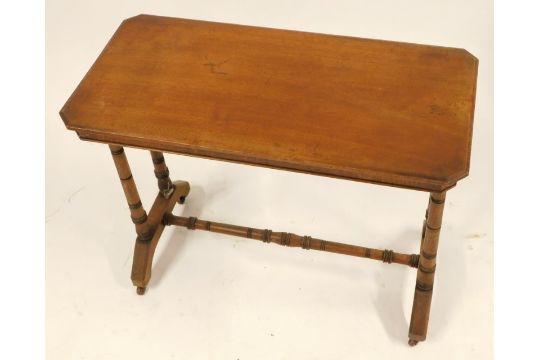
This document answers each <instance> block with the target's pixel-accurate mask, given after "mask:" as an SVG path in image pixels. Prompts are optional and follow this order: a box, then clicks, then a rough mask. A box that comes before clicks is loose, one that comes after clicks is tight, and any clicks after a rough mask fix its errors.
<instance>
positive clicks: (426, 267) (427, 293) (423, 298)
mask: <svg viewBox="0 0 540 360" xmlns="http://www.w3.org/2000/svg"><path fill="white" fill-rule="evenodd" d="M445 197H446V193H445V192H441V193H431V195H430V198H429V205H428V210H427V214H426V220H425V222H424V229H423V234H422V241H421V246H420V260H419V263H418V271H417V275H416V288H415V291H414V301H413V307H412V314H411V324H410V327H409V345H411V346H414V345H416V344H417V343H418V342H419V341H423V340H425V339H426V334H427V328H428V322H429V311H430V307H431V297H432V294H433V281H434V278H435V265H436V256H437V247H438V245H439V233H440V231H441V224H442V215H443V209H444V200H445Z"/></svg>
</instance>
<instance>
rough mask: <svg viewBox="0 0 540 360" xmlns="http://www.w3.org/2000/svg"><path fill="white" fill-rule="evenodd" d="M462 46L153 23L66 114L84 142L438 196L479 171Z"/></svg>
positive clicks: (110, 49)
mask: <svg viewBox="0 0 540 360" xmlns="http://www.w3.org/2000/svg"><path fill="white" fill-rule="evenodd" d="M477 67H478V60H477V59H476V58H475V57H474V56H472V55H471V54H469V53H468V52H467V51H465V50H463V49H456V48H445V47H435V46H426V45H417V44H407V43H399V42H390V41H378V40H370V39H360V38H352V37H345V36H332V35H322V34H314V33H306V32H299V31H287V30H276V29H267V28H259V27H250V26H240V25H232V24H222V23H213V22H204V21H195V20H187V19H174V18H165V17H157V16H149V15H140V16H136V17H134V18H130V19H127V20H126V21H124V22H123V23H122V24H121V26H120V27H119V29H118V30H117V31H116V33H115V34H114V36H113V37H112V39H111V40H110V41H109V43H108V44H107V46H106V47H105V49H104V50H103V52H102V53H101V55H100V56H99V58H98V59H97V60H96V62H95V63H94V65H93V66H92V68H91V69H90V70H89V72H88V73H87V74H86V76H85V77H84V79H83V80H82V82H81V83H80V84H79V86H78V87H77V89H76V90H75V92H74V93H73V95H72V96H71V97H70V99H69V100H68V102H67V103H66V104H65V106H64V107H63V109H62V110H61V116H62V119H63V120H64V122H65V124H66V126H67V127H68V128H69V129H72V130H75V131H76V132H77V133H78V135H79V136H80V137H81V138H82V139H85V140H91V141H99V142H106V143H114V144H119V145H124V146H133V147H140V148H147V149H153V150H156V151H164V152H172V153H180V154H188V155H195V156H203V157H209V158H213V159H219V160H227V161H235V162H241V163H245V164H252V165H258V166H267V167H273V168H279V169H286V170H292V171H300V172H307V173H311V174H317V175H323V176H332V177H339V178H345V179H350V180H357V181H367V182H374V183H380V184H386V185H392V186H400V187H406V188H413V189H419V190H425V191H442V190H445V189H448V188H449V187H451V186H453V185H455V183H456V182H457V181H458V180H460V179H462V178H463V177H465V176H467V175H468V171H469V161H470V151H471V137H472V126H473V114H474V102H475V92H476V76H477Z"/></svg>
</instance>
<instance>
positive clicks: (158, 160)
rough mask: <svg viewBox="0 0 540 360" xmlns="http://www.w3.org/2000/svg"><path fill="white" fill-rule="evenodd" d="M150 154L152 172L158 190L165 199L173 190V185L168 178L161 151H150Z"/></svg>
mask: <svg viewBox="0 0 540 360" xmlns="http://www.w3.org/2000/svg"><path fill="white" fill-rule="evenodd" d="M150 155H151V156H152V162H153V163H154V174H155V175H156V178H157V181H158V188H159V191H160V192H161V195H163V197H164V198H165V199H168V198H169V197H170V196H171V194H172V192H173V185H172V181H171V179H170V178H169V168H168V167H167V165H165V158H164V157H163V153H162V152H160V151H150Z"/></svg>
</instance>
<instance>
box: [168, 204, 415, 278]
mask: <svg viewBox="0 0 540 360" xmlns="http://www.w3.org/2000/svg"><path fill="white" fill-rule="evenodd" d="M163 223H164V225H176V226H183V227H186V228H188V229H190V230H205V231H210V232H215V233H220V234H226V235H232V236H239V237H243V238H247V239H253V240H260V241H262V242H266V243H274V244H278V245H284V246H289V247H301V248H303V249H306V250H319V251H327V252H333V253H338V254H343V255H350V256H357V257H362V258H368V259H373V260H379V261H382V262H385V263H388V264H392V263H396V264H402V265H407V266H410V267H413V268H417V267H418V261H419V258H420V256H419V255H416V254H401V253H398V252H394V251H392V250H379V249H371V248H367V247H363V246H357V245H349V244H342V243H338V242H334V241H327V240H322V239H316V238H312V237H311V236H299V235H296V234H292V233H287V232H273V231H272V230H268V229H264V230H263V229H256V228H250V227H244V226H237V225H230V224H223V223H217V222H211V221H207V220H201V219H197V218H196V217H182V216H175V215H172V214H170V213H168V214H166V215H165V216H164V217H163Z"/></svg>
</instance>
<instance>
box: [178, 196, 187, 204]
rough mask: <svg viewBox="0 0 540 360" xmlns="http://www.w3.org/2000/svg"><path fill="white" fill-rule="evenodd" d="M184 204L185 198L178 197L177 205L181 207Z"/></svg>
mask: <svg viewBox="0 0 540 360" xmlns="http://www.w3.org/2000/svg"><path fill="white" fill-rule="evenodd" d="M185 202H186V197H185V196H180V199H178V203H179V204H180V205H183V204H184V203H185Z"/></svg>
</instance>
